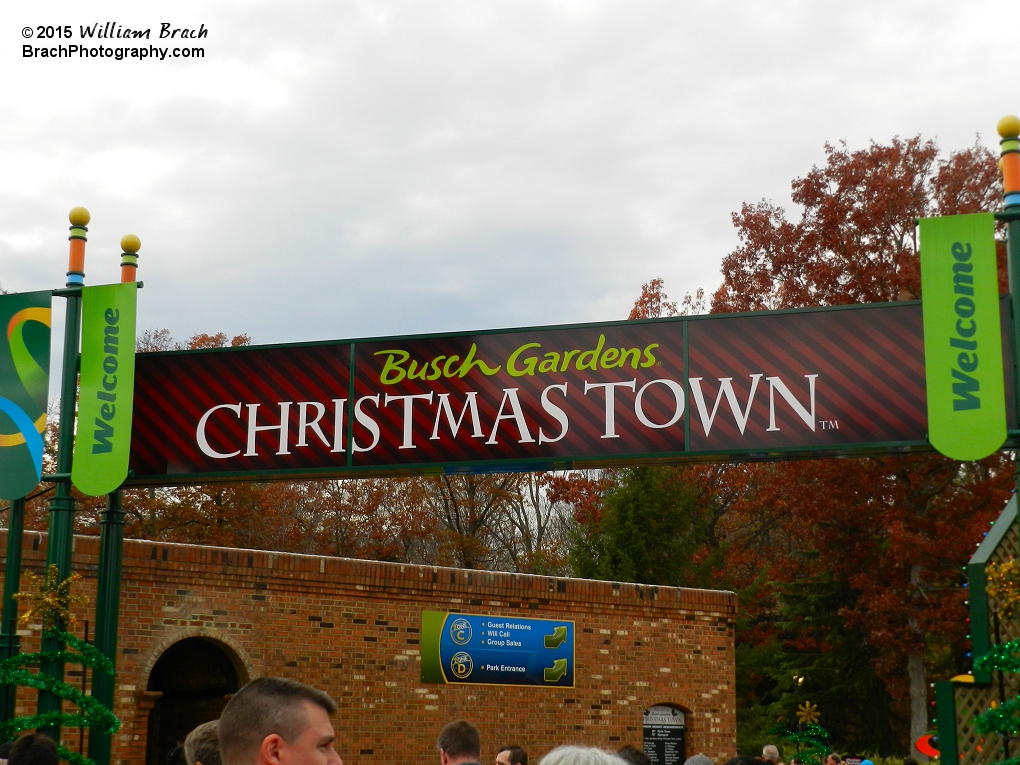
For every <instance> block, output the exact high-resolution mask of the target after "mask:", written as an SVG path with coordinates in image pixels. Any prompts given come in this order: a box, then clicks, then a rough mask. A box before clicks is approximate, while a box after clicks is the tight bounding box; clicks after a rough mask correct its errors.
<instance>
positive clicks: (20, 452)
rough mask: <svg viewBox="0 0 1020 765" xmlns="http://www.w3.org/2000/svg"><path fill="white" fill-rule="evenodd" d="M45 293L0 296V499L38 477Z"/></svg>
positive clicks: (46, 370)
mask: <svg viewBox="0 0 1020 765" xmlns="http://www.w3.org/2000/svg"><path fill="white" fill-rule="evenodd" d="M51 299H52V296H51V293H50V292H49V290H47V291H45V292H23V293H20V294H15V295H0V330H2V331H3V334H2V335H0V499H20V498H21V497H24V496H25V495H27V494H28V493H29V492H30V491H32V489H34V488H35V486H36V484H38V483H39V481H40V479H41V478H42V458H43V450H44V445H45V444H44V441H43V436H44V434H45V433H46V401H47V397H48V395H49V384H50V321H51V320H50V301H51Z"/></svg>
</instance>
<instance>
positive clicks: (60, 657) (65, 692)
mask: <svg viewBox="0 0 1020 765" xmlns="http://www.w3.org/2000/svg"><path fill="white" fill-rule="evenodd" d="M43 637H44V638H47V639H49V640H59V641H60V642H62V643H65V644H67V645H68V646H69V647H71V648H74V649H77V650H76V651H69V650H64V651H36V652H35V653H19V654H17V655H15V656H12V657H10V658H9V659H5V660H4V661H2V662H0V685H22V686H27V687H29V688H37V689H39V690H44V691H49V692H50V693H52V694H53V695H55V696H58V697H60V698H61V699H66V700H68V701H71V702H73V703H74V704H76V705H77V706H78V708H79V709H80V710H81V711H80V712H74V713H68V712H56V711H55V712H43V713H41V714H34V715H28V716H26V717H15V718H14V719H13V720H8V721H6V722H0V740H2V741H6V740H10V739H13V738H16V737H17V735H18V734H19V733H21V732H22V731H26V730H35V729H38V728H45V727H49V726H51V725H61V726H68V727H75V728H88V729H89V730H90V731H94V732H96V733H103V734H107V735H112V734H114V733H116V732H117V731H118V730H120V720H118V719H117V717H116V716H115V715H114V714H113V712H111V711H110V710H109V709H107V708H106V707H105V706H103V704H101V703H100V702H99V701H97V700H96V699H94V698H92V697H91V696H86V695H85V694H84V693H82V692H81V689H80V688H75V687H74V686H72V685H68V684H67V683H65V682H64V681H63V680H58V679H56V678H55V677H50V676H49V675H45V674H42V673H40V672H30V671H29V670H28V669H27V667H29V666H36V665H39V664H41V663H43V662H59V663H69V664H70V663H73V664H80V665H82V666H83V667H88V668H89V669H91V670H93V671H94V672H105V673H106V674H108V675H113V662H111V661H110V660H109V659H108V658H106V657H105V656H103V654H101V653H100V652H99V651H97V650H96V649H95V647H93V646H91V645H89V644H88V643H86V642H85V641H84V640H81V639H79V638H77V637H75V636H74V635H72V634H70V633H68V632H64V631H63V630H56V629H50V630H47V631H46V632H45V633H44V634H43ZM57 750H58V751H59V753H60V757H61V758H62V759H64V760H67V761H68V762H70V763H71V765H95V763H94V762H93V761H92V760H90V759H89V758H88V757H85V756H84V755H82V754H79V753H78V752H72V751H71V750H69V749H68V748H67V747H65V746H62V745H59V744H58V746H57Z"/></svg>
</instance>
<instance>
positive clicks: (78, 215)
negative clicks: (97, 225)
mask: <svg viewBox="0 0 1020 765" xmlns="http://www.w3.org/2000/svg"><path fill="white" fill-rule="evenodd" d="M67 219H68V220H69V221H71V225H72V226H87V225H89V221H90V220H92V216H91V215H89V211H88V210H86V209H85V208H84V207H75V208H74V209H73V210H71V212H70V213H68V215H67Z"/></svg>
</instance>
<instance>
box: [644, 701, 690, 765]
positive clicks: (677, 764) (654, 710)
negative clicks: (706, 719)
mask: <svg viewBox="0 0 1020 765" xmlns="http://www.w3.org/2000/svg"><path fill="white" fill-rule="evenodd" d="M686 732H687V728H686V724H685V718H684V713H683V712H681V711H680V710H679V709H675V708H673V707H667V706H654V707H651V708H649V709H646V710H645V719H644V750H645V754H646V755H647V756H648V759H650V760H651V761H652V765H683V763H684V761H685V760H686V759H687V742H686V738H685V736H686Z"/></svg>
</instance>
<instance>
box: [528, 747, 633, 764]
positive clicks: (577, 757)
mask: <svg viewBox="0 0 1020 765" xmlns="http://www.w3.org/2000/svg"><path fill="white" fill-rule="evenodd" d="M538 765H626V764H625V762H624V760H622V759H620V758H619V757H618V756H617V755H615V754H613V753H612V752H605V751H603V750H601V749H596V748H595V747H587V746H558V747H556V748H555V749H553V750H552V751H551V752H549V754H547V755H546V756H545V757H543V758H542V761H541V762H540V763H539V764H538Z"/></svg>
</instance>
